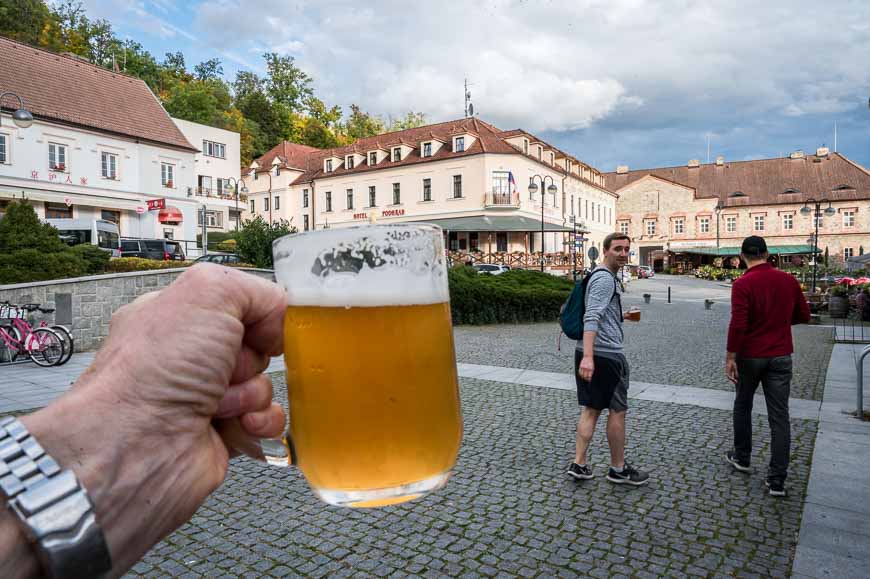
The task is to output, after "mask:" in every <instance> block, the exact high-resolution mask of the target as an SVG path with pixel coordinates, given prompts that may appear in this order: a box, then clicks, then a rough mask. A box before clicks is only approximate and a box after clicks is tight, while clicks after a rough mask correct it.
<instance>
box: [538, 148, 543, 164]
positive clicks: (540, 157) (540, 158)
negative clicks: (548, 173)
mask: <svg viewBox="0 0 870 579" xmlns="http://www.w3.org/2000/svg"><path fill="white" fill-rule="evenodd" d="M543 160H544V147H542V146H541V145H538V161H543Z"/></svg>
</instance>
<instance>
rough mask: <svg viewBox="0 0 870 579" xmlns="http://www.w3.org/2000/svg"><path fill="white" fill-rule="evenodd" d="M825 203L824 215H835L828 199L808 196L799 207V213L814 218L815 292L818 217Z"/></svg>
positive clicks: (817, 258) (814, 285)
mask: <svg viewBox="0 0 870 579" xmlns="http://www.w3.org/2000/svg"><path fill="white" fill-rule="evenodd" d="M823 203H827V204H828V207H827V208H826V209H825V215H827V216H828V217H831V216H833V215H835V214H836V213H837V212H836V210H835V209H834V207H833V206H832V205H831V200H830V199H814V198H812V197H810V198H809V199H807V200H806V201H804V206H803V207H801V215H804V216H806V215H809V214H810V213H812V214H813V219H814V220H815V223H814V225H815V228H814V229H815V233H813V238H812V239H813V293H816V279H817V275H816V272H817V270H818V267H819V219H820V218H821V216H822V204H823ZM810 205H812V206H813V209H810Z"/></svg>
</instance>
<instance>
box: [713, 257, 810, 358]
mask: <svg viewBox="0 0 870 579" xmlns="http://www.w3.org/2000/svg"><path fill="white" fill-rule="evenodd" d="M809 321H810V306H809V304H808V303H807V300H806V298H805V297H804V294H803V292H802V291H801V286H800V284H799V283H798V281H797V279H795V278H794V276H792V275H790V274H787V273H785V272H783V271H779V270H778V269H775V268H774V267H773V266H771V265H770V264H769V263H764V264H761V265H756V266H755V267H753V268H751V269H750V270H749V271H747V272H746V273H745V274H744V275H743V276H742V277H740V278H738V279H737V280H735V282H734V285H733V286H732V287H731V324H730V325H729V327H728V351H729V352H733V353H736V354H737V355H738V356H740V357H741V358H774V357H776V356H787V355H788V354H791V353H792V352H793V351H794V344H793V343H792V338H791V326H792V325H793V324H805V323H807V322H809Z"/></svg>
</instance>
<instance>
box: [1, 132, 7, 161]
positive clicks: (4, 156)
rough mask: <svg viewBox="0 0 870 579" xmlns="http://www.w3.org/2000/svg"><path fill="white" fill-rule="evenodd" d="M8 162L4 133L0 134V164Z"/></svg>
mask: <svg viewBox="0 0 870 579" xmlns="http://www.w3.org/2000/svg"><path fill="white" fill-rule="evenodd" d="M8 162H9V152H8V146H7V145H6V135H0V165H2V164H5V163H8Z"/></svg>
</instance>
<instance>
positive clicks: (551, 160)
mask: <svg viewBox="0 0 870 579" xmlns="http://www.w3.org/2000/svg"><path fill="white" fill-rule="evenodd" d="M550 164H551V165H555V164H556V153H550Z"/></svg>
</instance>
